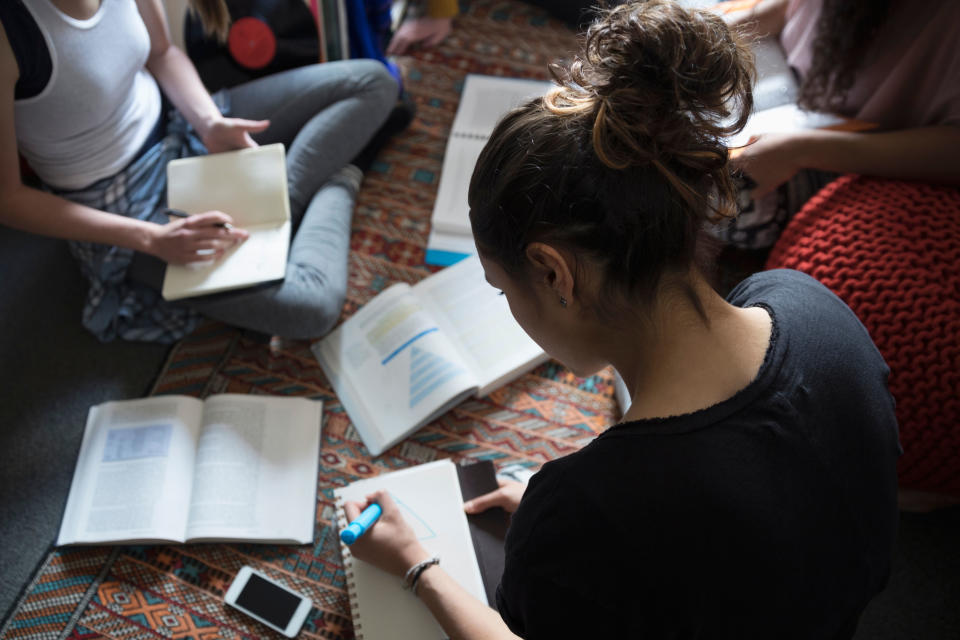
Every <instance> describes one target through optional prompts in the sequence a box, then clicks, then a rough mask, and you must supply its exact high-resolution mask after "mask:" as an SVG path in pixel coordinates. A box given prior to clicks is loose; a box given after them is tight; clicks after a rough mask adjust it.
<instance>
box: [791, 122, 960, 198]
mask: <svg viewBox="0 0 960 640" xmlns="http://www.w3.org/2000/svg"><path fill="white" fill-rule="evenodd" d="M958 149H960V127H955V126H951V125H940V126H934V127H923V128H918V129H904V130H901V131H891V132H885V133H853V132H846V131H826V130H815V131H809V132H804V133H803V134H800V135H798V136H797V138H796V141H795V142H794V150H795V159H796V162H797V164H798V165H799V166H800V167H801V168H804V169H818V170H821V171H832V172H836V173H860V174H865V175H871V176H880V177H885V178H902V179H908V180H909V179H913V180H930V181H935V182H944V183H948V184H960V154H958Z"/></svg>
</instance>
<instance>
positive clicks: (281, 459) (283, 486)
mask: <svg viewBox="0 0 960 640" xmlns="http://www.w3.org/2000/svg"><path fill="white" fill-rule="evenodd" d="M321 411H322V403H320V402H317V401H314V400H307V399H304V398H277V397H270V396H254V395H233V394H223V395H214V396H210V397H209V398H208V399H207V400H206V401H203V400H198V399H196V398H191V397H188V396H155V397H150V398H143V399H139V400H124V401H118V402H107V403H104V404H100V405H97V406H95V407H92V408H91V409H90V412H89V414H88V417H87V426H86V430H85V431H84V434H83V442H82V444H81V445H80V455H79V457H78V459H77V466H76V469H75V471H74V474H73V484H72V485H71V486H70V496H69V498H68V499H67V507H66V511H65V512H64V515H63V523H62V524H61V527H60V536H59V537H58V539H57V544H59V545H62V544H91V543H103V542H126V543H131V542H137V543H141V542H196V541H210V540H218V541H225V540H246V541H256V542H275V543H291V544H292V543H299V544H308V543H310V542H311V541H312V540H313V526H314V521H315V514H316V492H317V470H318V467H317V465H318V464H319V455H320V418H321Z"/></svg>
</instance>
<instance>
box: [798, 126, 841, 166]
mask: <svg viewBox="0 0 960 640" xmlns="http://www.w3.org/2000/svg"><path fill="white" fill-rule="evenodd" d="M836 135H837V132H835V131H825V130H821V129H813V130H810V131H803V132H800V133H796V134H792V135H791V136H790V139H789V140H790V141H789V143H788V144H789V148H788V152H789V153H790V157H792V158H793V161H794V164H796V167H797V169H798V170H799V169H818V170H821V171H827V170H829V167H828V166H827V165H828V164H829V162H827V161H826V160H825V159H828V158H829V155H830V153H831V150H834V151H835V148H834V143H835V142H836Z"/></svg>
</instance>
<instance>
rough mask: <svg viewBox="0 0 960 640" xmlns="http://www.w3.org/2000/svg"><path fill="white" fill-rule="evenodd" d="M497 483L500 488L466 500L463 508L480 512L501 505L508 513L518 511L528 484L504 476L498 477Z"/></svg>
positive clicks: (472, 511) (468, 511)
mask: <svg viewBox="0 0 960 640" xmlns="http://www.w3.org/2000/svg"><path fill="white" fill-rule="evenodd" d="M497 484H499V485H500V488H499V489H497V490H496V491H491V492H490V493H485V494H483V495H482V496H477V497H476V498H474V499H473V500H468V501H467V502H464V503H463V510H464V511H466V512H467V513H480V512H481V511H486V510H487V509H492V508H493V507H501V508H503V509H504V510H505V511H506V512H507V513H513V512H514V511H516V510H517V507H518V506H519V505H520V499H521V498H522V497H523V492H524V491H526V489H527V485H526V484H524V483H522V482H516V481H515V480H504V479H502V478H497Z"/></svg>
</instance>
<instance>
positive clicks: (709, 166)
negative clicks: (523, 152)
mask: <svg viewBox="0 0 960 640" xmlns="http://www.w3.org/2000/svg"><path fill="white" fill-rule="evenodd" d="M554 74H555V76H556V77H557V80H558V82H559V83H560V85H561V88H560V89H559V90H557V91H555V92H554V93H553V94H552V95H551V96H550V98H549V99H548V106H549V107H550V108H551V109H553V110H554V111H555V112H557V113H568V114H569V113H572V112H575V111H589V112H590V114H591V116H592V117H593V118H594V122H593V145H594V150H595V152H596V154H597V156H598V157H599V158H600V160H601V161H602V162H603V163H604V164H606V165H607V166H609V167H611V168H614V169H624V168H626V167H628V166H631V165H636V164H644V163H653V164H655V165H657V166H658V167H663V168H669V167H671V166H674V167H675V166H676V165H680V166H688V167H690V168H691V169H696V170H699V171H707V172H709V171H711V170H714V169H717V168H718V167H720V166H723V165H725V163H726V159H727V157H726V147H725V146H724V144H723V138H724V136H728V135H730V134H732V133H735V132H736V131H739V130H740V129H742V128H743V126H744V124H745V123H746V120H747V117H748V116H749V113H750V110H751V108H752V105H753V98H752V94H751V87H752V85H753V79H754V69H753V58H752V54H751V53H750V50H749V48H748V47H747V46H746V45H744V44H743V43H741V42H740V41H739V40H738V39H737V38H736V36H735V35H734V34H733V33H731V31H730V29H729V28H728V27H727V25H726V23H725V22H724V21H723V19H722V18H721V17H720V16H719V15H716V14H714V13H712V12H709V11H696V10H688V9H684V8H683V7H681V6H679V5H678V4H677V3H675V2H669V1H668V2H660V1H651V2H632V3H628V4H625V5H621V6H619V7H616V8H614V9H611V10H610V11H609V12H607V13H606V14H605V15H604V17H603V19H602V20H599V21H597V22H596V23H594V24H593V25H591V27H590V28H589V29H588V31H587V33H586V36H585V42H584V46H583V53H582V56H581V57H580V58H578V59H576V60H574V62H573V63H572V64H570V66H569V69H568V70H567V71H566V72H558V68H557V67H554ZM673 174H675V171H668V172H667V173H666V174H665V175H666V176H667V177H668V179H670V180H671V182H674V179H675V175H673Z"/></svg>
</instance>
